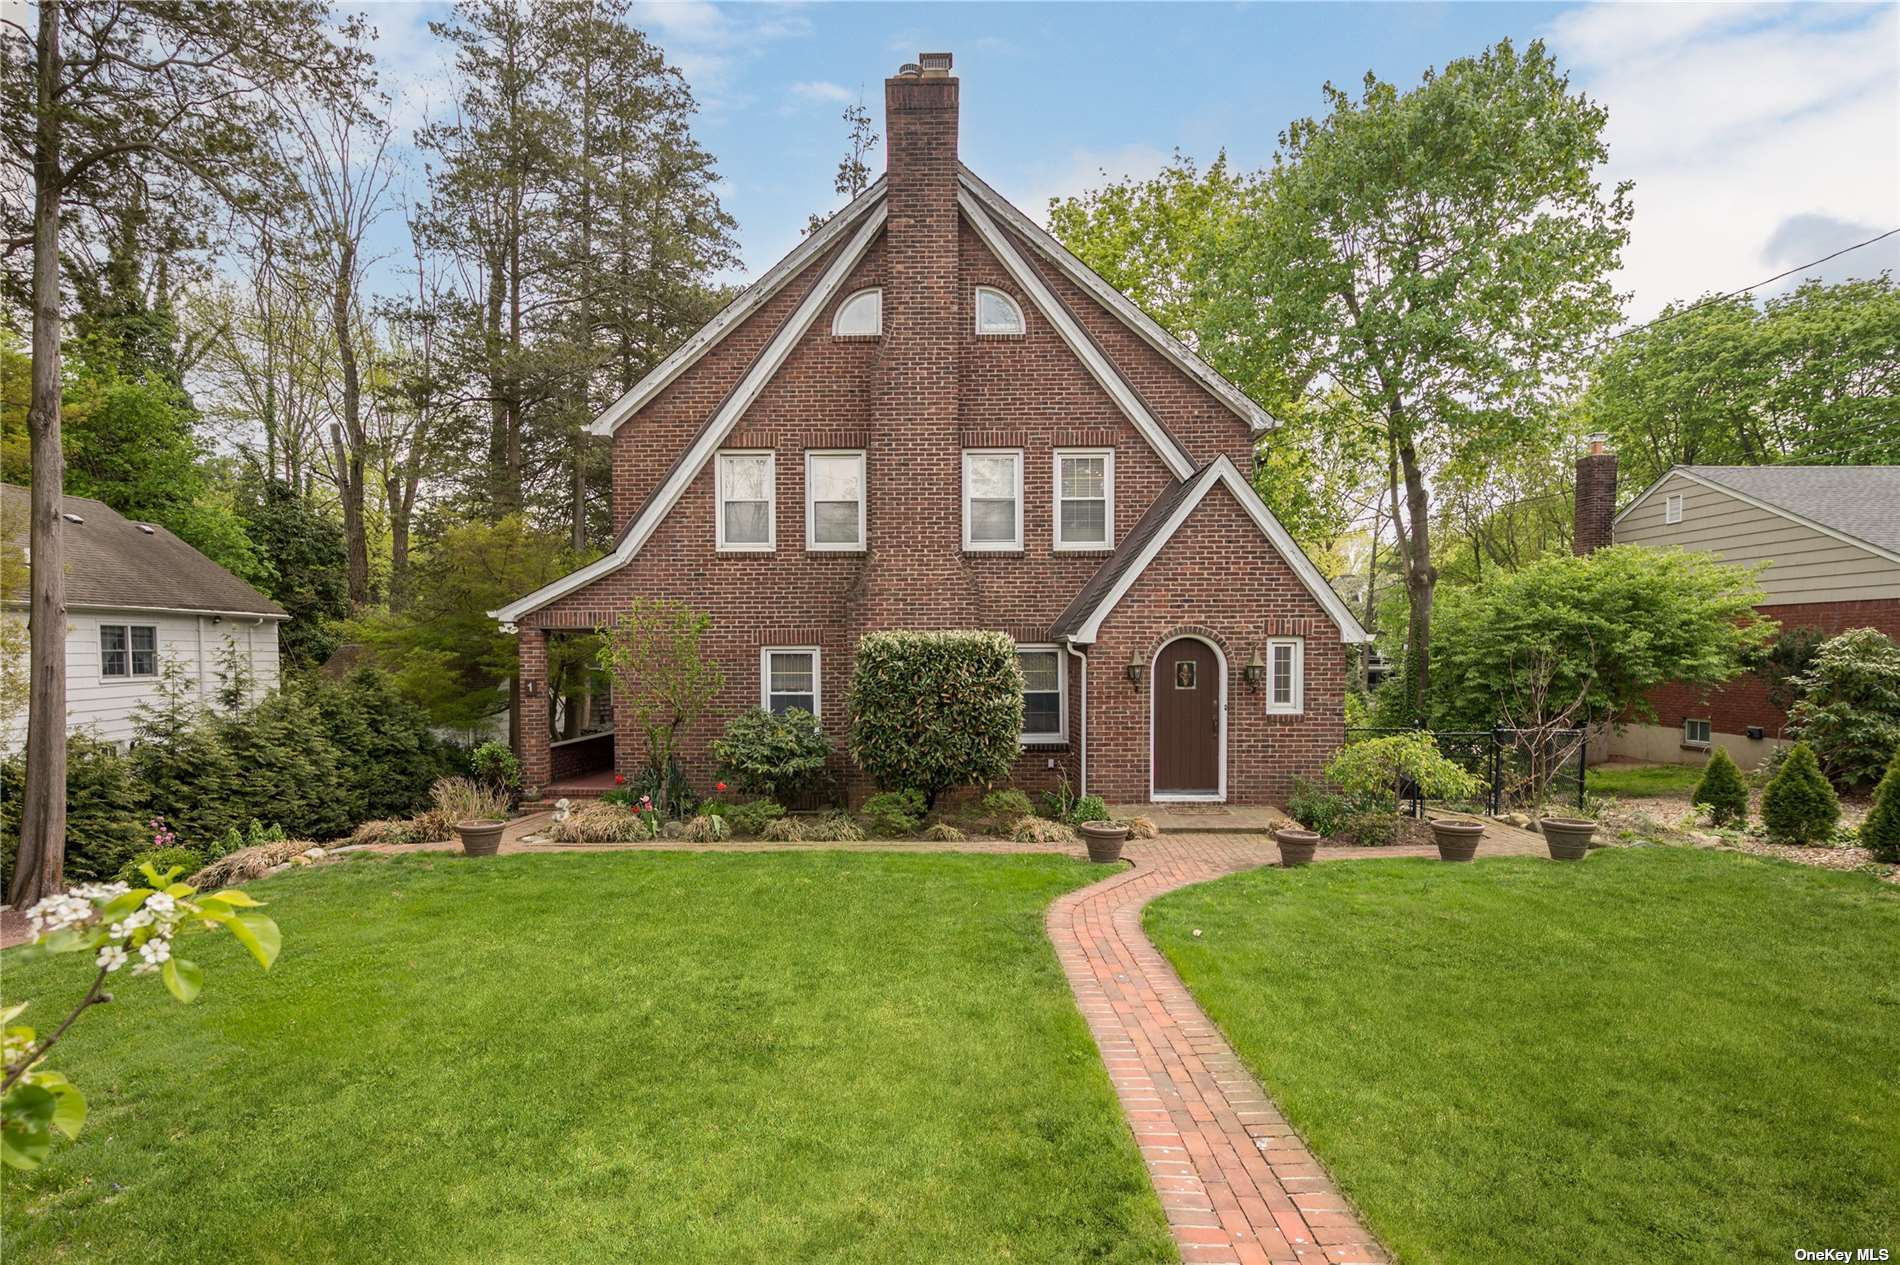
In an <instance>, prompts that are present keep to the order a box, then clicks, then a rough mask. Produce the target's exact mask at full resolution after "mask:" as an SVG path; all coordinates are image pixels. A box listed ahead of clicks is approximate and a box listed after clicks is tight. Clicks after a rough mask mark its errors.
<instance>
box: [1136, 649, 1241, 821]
mask: <svg viewBox="0 0 1900 1265" xmlns="http://www.w3.org/2000/svg"><path fill="white" fill-rule="evenodd" d="M1148 796H1149V798H1150V799H1154V800H1162V801H1167V800H1206V801H1214V802H1218V801H1222V800H1225V799H1226V798H1227V651H1226V648H1225V647H1224V646H1223V645H1222V644H1221V638H1218V637H1216V636H1214V635H1212V634H1211V633H1208V632H1206V631H1203V630H1198V629H1197V630H1192V631H1189V630H1182V631H1180V632H1176V633H1173V634H1171V635H1169V636H1167V637H1164V638H1162V639H1161V640H1160V642H1159V643H1158V644H1157V645H1156V646H1155V649H1154V652H1153V654H1152V655H1151V656H1150V658H1149V662H1148Z"/></svg>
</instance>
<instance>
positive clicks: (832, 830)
mask: <svg viewBox="0 0 1900 1265" xmlns="http://www.w3.org/2000/svg"><path fill="white" fill-rule="evenodd" d="M800 834H801V835H802V836H803V837H804V838H805V839H806V840H808V841H810V842H813V843H858V842H861V841H862V840H863V838H864V832H863V831H862V830H859V829H858V824H857V823H856V822H854V821H852V820H851V819H850V818H849V817H847V816H845V815H844V814H843V813H827V814H826V815H825V816H823V817H819V818H816V819H814V820H812V821H808V822H806V823H805V824H804V828H803V829H802V830H801V831H800Z"/></svg>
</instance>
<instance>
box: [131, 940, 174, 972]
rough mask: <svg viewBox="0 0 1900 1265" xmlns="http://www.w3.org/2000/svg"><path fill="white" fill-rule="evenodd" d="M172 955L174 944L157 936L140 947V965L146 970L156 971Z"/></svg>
mask: <svg viewBox="0 0 1900 1265" xmlns="http://www.w3.org/2000/svg"><path fill="white" fill-rule="evenodd" d="M171 955H172V942H171V941H170V940H165V939H161V938H159V937H157V936H154V937H152V938H151V939H150V940H147V941H146V942H145V943H144V944H141V945H140V946H139V957H140V958H141V959H143V960H142V961H141V963H140V965H141V966H143V967H144V968H145V969H146V970H156V969H157V968H158V966H159V964H160V963H162V962H164V961H165V959H167V958H169V957H170V956H171Z"/></svg>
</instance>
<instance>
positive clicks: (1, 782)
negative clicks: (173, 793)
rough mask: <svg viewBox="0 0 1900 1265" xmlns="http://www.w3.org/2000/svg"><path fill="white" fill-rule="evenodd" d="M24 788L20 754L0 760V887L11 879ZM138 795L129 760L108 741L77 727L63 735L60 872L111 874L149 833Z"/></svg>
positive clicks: (89, 876) (87, 876) (88, 876)
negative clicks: (144, 827)
mask: <svg viewBox="0 0 1900 1265" xmlns="http://www.w3.org/2000/svg"><path fill="white" fill-rule="evenodd" d="M25 793H26V755H25V753H24V752H21V753H18V754H16V755H15V756H14V757H13V758H12V759H9V760H7V761H6V762H4V763H0V892H4V891H5V890H6V884H7V883H10V882H11V881H12V875H13V857H14V854H15V852H17V851H18V849H19V846H20V806H21V802H22V799H23V797H24V795H25ZM144 808H145V802H144V796H143V795H142V794H141V788H140V787H139V784H138V782H137V780H136V777H135V774H134V770H133V767H132V764H131V761H129V760H127V759H126V758H125V757H124V756H122V755H120V754H119V752H118V748H116V747H114V746H113V745H112V744H111V743H109V742H102V741H100V740H99V739H97V738H93V737H91V736H89V735H86V734H83V733H80V734H73V735H72V736H71V737H69V738H68V739H67V740H66V877H67V878H68V879H70V880H75V881H78V880H97V879H105V878H109V877H111V876H112V875H114V874H117V873H118V872H119V870H120V868H121V867H122V866H124V865H125V863H126V862H127V861H129V860H131V859H132V858H133V857H134V856H136V855H138V854H139V852H141V851H143V850H145V849H147V848H149V847H150V846H151V837H150V836H149V835H148V834H146V833H145V832H144V831H143V830H141V829H140V828H139V823H140V822H141V821H142V820H143V819H144Z"/></svg>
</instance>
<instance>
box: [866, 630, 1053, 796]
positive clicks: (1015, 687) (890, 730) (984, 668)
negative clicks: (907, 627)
mask: <svg viewBox="0 0 1900 1265" xmlns="http://www.w3.org/2000/svg"><path fill="white" fill-rule="evenodd" d="M1022 730H1023V674H1022V669H1021V668H1019V667H1017V665H1016V644H1015V643H1014V642H1012V641H1011V640H1010V639H1009V638H1008V637H1005V636H1004V635H1003V634H1002V633H987V632H929V633H921V632H883V633H869V634H867V635H866V636H865V637H863V638H862V639H861V640H860V641H859V642H858V655H857V666H856V668H855V669H854V671H853V672H852V675H851V758H852V759H853V760H855V761H857V764H858V767H859V768H861V769H863V770H864V772H865V773H866V774H867V775H868V776H869V777H870V778H871V780H872V781H873V782H875V783H877V785H879V786H880V787H883V788H884V789H886V790H901V789H903V788H905V787H914V788H916V789H918V790H921V791H923V792H924V794H925V795H926V796H927V797H928V798H929V799H930V800H931V801H932V802H933V803H934V802H935V800H936V797H937V795H938V794H939V793H940V792H942V791H944V790H947V789H949V788H950V787H952V786H963V785H967V784H971V783H976V784H980V785H985V786H987V785H990V784H993V783H995V782H998V781H1001V780H1002V779H1003V778H1005V777H1007V776H1008V775H1009V770H1010V765H1011V764H1012V763H1013V762H1014V761H1015V759H1016V753H1017V749H1018V743H1019V739H1020V736H1021V734H1022Z"/></svg>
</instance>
